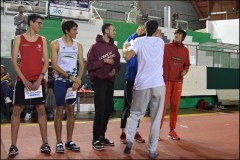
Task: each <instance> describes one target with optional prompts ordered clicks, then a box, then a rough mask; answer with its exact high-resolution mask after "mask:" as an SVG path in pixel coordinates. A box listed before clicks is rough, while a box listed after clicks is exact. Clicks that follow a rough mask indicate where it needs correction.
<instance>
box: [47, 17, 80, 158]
mask: <svg viewBox="0 0 240 160" xmlns="http://www.w3.org/2000/svg"><path fill="white" fill-rule="evenodd" d="M77 27H78V25H77V23H76V22H74V21H73V20H67V21H64V22H63V23H62V31H63V33H64V36H63V37H61V38H59V39H57V40H55V41H53V42H52V44H51V54H52V59H51V60H52V61H51V63H52V67H53V69H54V70H55V71H56V73H55V83H54V94H55V100H56V115H55V118H54V127H55V133H56V138H57V144H56V153H64V147H63V142H62V136H61V135H62V115H63V110H64V105H65V103H66V111H67V140H66V143H65V148H66V149H69V150H72V151H75V152H79V151H80V147H78V146H77V145H76V144H75V143H74V142H73V141H72V134H73V128H74V122H75V117H74V105H73V104H74V103H75V101H76V96H74V97H71V96H70V95H71V94H72V95H74V93H75V95H76V94H77V90H78V88H79V87H80V85H81V79H82V75H83V71H84V61H83V49H82V45H81V44H80V43H79V42H77V41H76V40H74V39H75V38H76V35H77V33H78V31H77ZM77 60H78V62H79V65H77ZM67 91H68V92H67Z"/></svg>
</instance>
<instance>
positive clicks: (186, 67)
mask: <svg viewBox="0 0 240 160" xmlns="http://www.w3.org/2000/svg"><path fill="white" fill-rule="evenodd" d="M186 50H187V52H186V54H187V55H186V61H185V62H184V64H183V71H182V73H181V76H185V75H186V74H187V72H188V70H189V67H190V65H191V64H190V58H189V51H188V49H186Z"/></svg>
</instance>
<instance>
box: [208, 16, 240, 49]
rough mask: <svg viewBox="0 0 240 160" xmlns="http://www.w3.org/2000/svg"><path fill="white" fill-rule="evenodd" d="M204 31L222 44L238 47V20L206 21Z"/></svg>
mask: <svg viewBox="0 0 240 160" xmlns="http://www.w3.org/2000/svg"><path fill="white" fill-rule="evenodd" d="M206 31H207V32H208V33H211V36H212V37H211V38H213V39H221V41H222V43H230V44H236V45H239V19H230V20H218V21H207V23H206Z"/></svg>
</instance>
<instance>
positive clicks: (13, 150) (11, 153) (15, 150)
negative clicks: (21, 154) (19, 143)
mask: <svg viewBox="0 0 240 160" xmlns="http://www.w3.org/2000/svg"><path fill="white" fill-rule="evenodd" d="M17 154H18V148H17V147H16V146H14V145H11V147H10V148H9V152H8V156H9V157H12V156H16V155H17Z"/></svg>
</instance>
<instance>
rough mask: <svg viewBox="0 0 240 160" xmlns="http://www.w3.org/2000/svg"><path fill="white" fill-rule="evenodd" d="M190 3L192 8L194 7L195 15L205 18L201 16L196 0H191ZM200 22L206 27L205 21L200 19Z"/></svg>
mask: <svg viewBox="0 0 240 160" xmlns="http://www.w3.org/2000/svg"><path fill="white" fill-rule="evenodd" d="M191 3H192V6H193V8H194V9H195V11H196V12H197V15H198V18H199V19H203V18H207V17H203V15H202V13H201V11H200V9H199V7H198V4H197V2H196V0H191ZM208 4H209V3H208ZM201 23H202V25H203V26H204V27H205V28H206V21H201Z"/></svg>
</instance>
